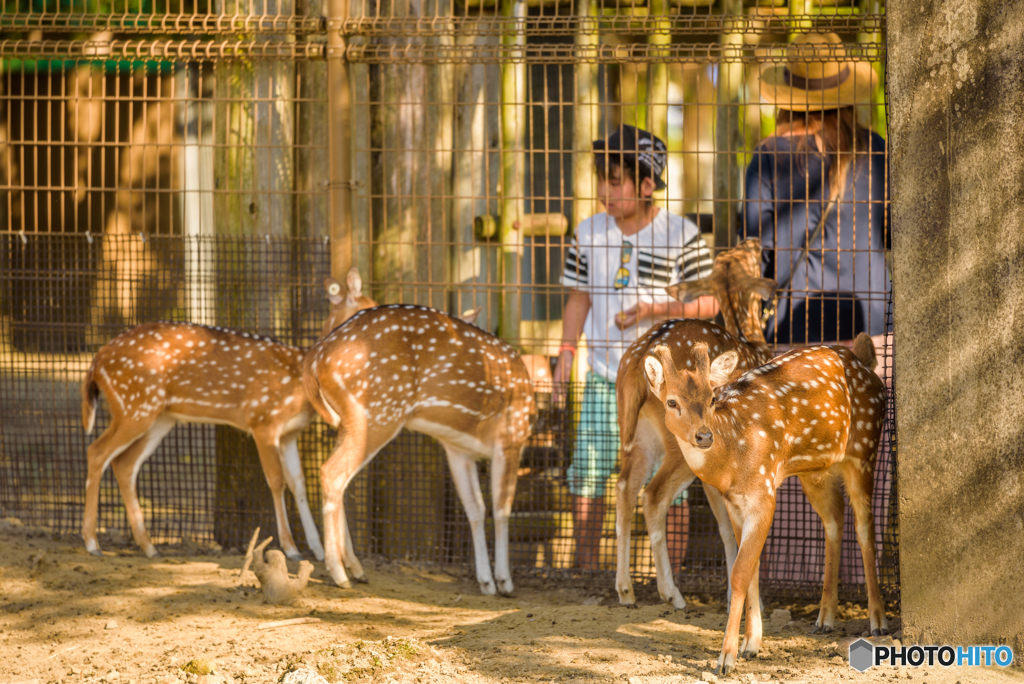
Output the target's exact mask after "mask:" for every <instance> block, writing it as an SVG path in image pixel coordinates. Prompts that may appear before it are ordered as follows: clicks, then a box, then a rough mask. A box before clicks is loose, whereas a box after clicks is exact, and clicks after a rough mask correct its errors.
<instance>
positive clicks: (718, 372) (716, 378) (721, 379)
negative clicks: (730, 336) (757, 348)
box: [708, 351, 740, 387]
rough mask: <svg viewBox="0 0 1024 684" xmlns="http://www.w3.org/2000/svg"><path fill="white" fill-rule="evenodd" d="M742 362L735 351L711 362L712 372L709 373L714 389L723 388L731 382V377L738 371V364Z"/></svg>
mask: <svg viewBox="0 0 1024 684" xmlns="http://www.w3.org/2000/svg"><path fill="white" fill-rule="evenodd" d="M739 361H740V355H739V354H737V353H736V352H735V351H727V352H725V353H724V354H721V355H720V356H719V357H718V358H716V359H715V360H714V361H712V362H711V370H710V372H709V373H708V375H709V376H710V379H711V386H712V387H721V386H722V385H724V384H725V383H727V382H729V376H730V375H732V372H733V371H734V370H736V364H737V363H739Z"/></svg>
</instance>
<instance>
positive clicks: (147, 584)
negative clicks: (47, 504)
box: [0, 522, 1024, 684]
mask: <svg viewBox="0 0 1024 684" xmlns="http://www.w3.org/2000/svg"><path fill="white" fill-rule="evenodd" d="M105 548H106V549H107V550H106V551H105V554H104V556H103V557H102V558H96V557H92V556H90V555H88V554H86V553H85V551H84V549H83V548H82V546H81V544H80V543H79V542H78V541H77V540H74V539H71V538H68V539H61V540H54V539H52V538H51V536H50V535H48V534H47V533H45V532H43V531H40V530H31V529H26V528H24V527H21V526H20V525H19V524H17V522H14V523H13V524H12V523H11V522H3V523H2V524H0V684H8V683H11V684H13V683H16V682H33V681H35V682H38V683H39V684H42V683H44V682H106V683H108V684H123V683H127V682H140V683H142V684H176V683H179V682H181V683H186V682H188V683H190V684H233V682H245V683H248V682H279V681H282V680H285V681H288V682H291V681H296V679H295V678H296V677H297V675H303V676H306V679H305V680H304V681H312V679H311V678H309V677H308V675H309V672H308V671H312V672H316V673H319V675H321V676H323V677H324V678H326V680H327V681H329V682H335V681H343V682H396V683H399V682H400V683H409V684H412V683H416V684H439V683H446V682H469V683H474V684H476V683H479V684H492V683H493V684H498V683H501V684H506V683H512V682H554V681H558V682H580V683H582V682H587V683H590V682H622V683H623V684H627V683H628V684H668V683H673V684H675V683H677V682H679V683H682V682H695V681H699V680H702V679H703V680H704V681H710V682H714V681H719V682H728V681H735V682H754V681H757V682H761V681H784V682H819V681H838V680H844V679H846V680H857V681H865V682H880V681H889V680H892V679H903V680H907V679H909V680H916V681H919V682H926V683H929V684H940V683H945V682H949V683H950V684H953V683H954V682H960V683H962V684H968V683H969V682H970V683H973V682H979V683H981V684H996V683H1000V682H1010V681H1022V680H1024V670H1022V669H1021V668H1019V667H1011V668H1008V669H1002V668H991V669H980V668H963V669H958V668H950V669H948V670H947V669H944V668H941V667H938V666H936V667H933V668H927V667H924V668H892V667H884V668H874V669H872V670H869V671H868V672H867V673H865V674H860V673H858V672H856V671H855V670H853V669H851V668H850V667H849V666H848V665H847V664H846V663H845V661H844V660H843V658H842V656H841V655H840V651H841V650H845V648H844V646H845V644H844V639H847V640H849V639H850V638H851V637H852V636H856V635H859V634H860V633H861V632H862V631H863V630H864V629H866V627H867V620H866V613H865V611H864V609H863V608H862V607H860V606H853V605H846V606H844V607H843V608H842V614H841V617H842V618H843V619H842V621H841V622H840V623H839V629H838V630H837V632H836V633H834V634H832V635H829V636H825V637H817V636H811V635H810V634H809V630H810V627H811V624H812V620H813V617H811V616H812V612H811V608H810V607H808V606H800V607H798V606H790V607H789V608H790V609H791V610H792V617H793V620H790V621H783V620H782V619H781V618H782V617H783V616H781V615H780V616H778V617H777V618H776V619H775V620H774V621H772V620H770V619H767V616H769V615H771V614H772V612H773V609H775V608H778V606H768V607H767V610H766V623H765V635H766V636H765V645H764V648H763V649H762V652H761V654H760V655H759V656H758V657H757V658H756V659H754V660H741V661H740V662H739V667H738V669H737V672H736V674H735V675H733V676H730V677H723V678H714V677H713V676H709V675H707V674H705V673H709V672H710V671H711V670H713V669H714V665H715V662H716V659H717V654H718V651H719V648H720V647H721V640H722V629H723V627H724V625H725V616H724V614H723V608H724V606H723V604H722V603H720V602H712V601H710V600H708V599H707V597H705V600H704V601H702V600H701V597H689V596H688V597H687V601H688V602H689V603H690V605H689V606H688V608H687V610H685V611H675V610H673V609H671V607H669V606H666V605H665V604H661V603H659V602H658V601H657V597H656V595H655V594H653V592H652V591H651V590H646V591H642V592H640V593H641V595H642V596H643V597H644V600H642V601H641V603H642V605H641V607H640V608H639V609H636V610H630V609H626V608H622V607H620V606H618V604H617V601H616V600H615V599H614V597H613V593H614V592H613V590H612V587H611V586H610V583H609V586H588V585H587V583H585V582H582V581H574V582H561V581H555V580H550V579H547V580H546V579H542V578H536V577H534V578H530V577H518V578H516V582H517V590H516V596H515V597H514V598H490V597H485V596H482V595H480V594H479V592H478V589H477V585H476V582H475V581H474V580H473V579H472V577H471V576H470V573H469V569H468V568H467V569H465V570H464V571H463V570H461V569H456V570H452V569H448V570H443V569H430V568H423V567H415V566H410V565H405V564H400V563H382V562H374V560H373V559H367V561H366V563H365V565H366V570H367V575H368V577H369V580H370V583H369V584H361V585H357V586H356V587H355V588H354V589H350V590H342V589H340V588H338V587H335V586H333V585H332V584H330V583H329V581H328V579H327V576H326V574H325V573H324V571H323V567H322V565H321V564H318V567H317V570H316V572H315V573H314V574H313V578H312V580H311V581H310V584H309V586H308V587H307V589H306V591H305V593H304V594H303V595H302V596H301V597H299V598H298V599H296V600H295V601H294V602H293V604H292V605H289V606H272V605H268V604H266V603H265V601H264V599H263V597H262V595H261V594H260V593H259V591H258V590H257V589H255V588H254V586H253V585H255V583H256V582H255V579H254V578H253V577H252V575H251V573H250V574H249V575H248V577H249V582H248V586H246V585H243V584H241V583H240V582H239V577H238V573H239V570H240V569H241V566H242V562H243V558H242V556H241V555H234V554H231V555H229V554H221V553H219V552H216V553H214V552H210V551H209V550H203V549H199V548H198V547H196V546H195V545H188V546H187V547H186V548H182V547H178V548H173V547H168V548H165V549H161V552H162V553H163V555H162V556H161V557H159V558H155V559H152V560H150V559H147V558H145V557H144V556H142V555H141V554H140V553H139V552H138V551H137V549H135V547H134V546H133V545H130V544H128V545H125V546H123V547H121V548H117V547H114V546H112V545H111V544H110V543H109V540H108V543H107V544H106V547H105ZM204 553H205V555H203V554H204ZM289 566H290V568H291V569H292V571H294V570H295V568H296V567H297V564H296V563H291V562H290V563H289ZM301 617H307V618H308V617H311V618H316V619H317V620H318V621H317V622H312V623H307V624H301V625H293V626H287V627H278V628H269V629H261V625H262V624H264V623H267V622H272V621H278V620H285V619H290V618H301ZM890 624H893V626H894V627H895V628H896V633H895V636H896V637H897V638H899V636H900V635H899V620H898V619H896V620H894V621H891V623H890ZM1018 657H1019V656H1018ZM204 673H210V674H204ZM289 673H293V674H289ZM286 677H287V679H286ZM317 681H323V680H317Z"/></svg>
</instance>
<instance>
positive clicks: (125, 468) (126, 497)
mask: <svg viewBox="0 0 1024 684" xmlns="http://www.w3.org/2000/svg"><path fill="white" fill-rule="evenodd" d="M176 424H177V421H175V420H174V419H173V418H169V417H166V416H161V417H159V418H157V419H156V421H155V422H154V423H153V426H152V427H151V428H149V430H148V431H147V432H146V434H145V435H143V436H142V437H140V438H139V439H137V440H135V441H134V442H132V444H131V446H129V447H128V448H127V449H125V450H124V451H123V452H121V454H120V455H119V456H118V457H117V458H115V459H114V460H113V462H112V464H111V467H112V469H113V471H114V477H115V478H117V485H118V487H119V488H120V489H121V499H122V500H123V501H124V510H125V512H126V513H127V514H128V524H129V525H131V528H132V536H133V537H134V538H135V543H136V544H138V545H139V548H140V549H142V552H143V553H145V554H146V556H147V557H149V558H153V557H154V556H156V555H157V552H156V547H155V546H153V542H152V541H150V539H149V534H148V533H147V532H146V522H145V518H144V516H143V515H142V507H141V506H139V495H138V489H137V487H136V483H137V481H138V477H139V470H140V469H141V468H142V464H143V463H145V462H146V461H148V460H149V457H150V456H152V455H153V452H154V451H156V448H157V447H158V446H160V442H162V441H163V439H164V437H166V436H167V433H168V432H170V431H171V429H172V428H174V426H175V425H176Z"/></svg>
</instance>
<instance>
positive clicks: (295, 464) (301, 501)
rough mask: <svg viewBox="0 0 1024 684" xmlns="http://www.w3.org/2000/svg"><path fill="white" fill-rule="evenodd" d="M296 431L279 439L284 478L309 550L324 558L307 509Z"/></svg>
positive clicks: (315, 555)
mask: <svg viewBox="0 0 1024 684" xmlns="http://www.w3.org/2000/svg"><path fill="white" fill-rule="evenodd" d="M298 437H299V436H298V433H293V434H291V435H286V436H285V437H284V438H283V439H282V440H281V456H282V459H281V463H282V465H283V466H284V479H285V484H287V485H288V489H290V490H292V496H294V497H295V506H296V508H298V509H299V518H300V519H301V520H302V530H303V531H304V532H305V534H306V543H307V544H309V550H310V551H312V552H313V556H314V557H315V558H316V559H317V560H318V561H322V560H323V559H324V547H323V545H322V544H321V543H320V532H319V531H318V530H317V528H316V522H315V521H314V520H313V512H312V511H311V510H310V509H309V497H308V496H307V495H306V475H305V473H303V472H302V458H301V457H300V456H299V445H298Z"/></svg>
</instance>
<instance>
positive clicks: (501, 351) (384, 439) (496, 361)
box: [303, 305, 537, 595]
mask: <svg viewBox="0 0 1024 684" xmlns="http://www.w3.org/2000/svg"><path fill="white" fill-rule="evenodd" d="M303 382H304V383H305V387H306V394H307V395H308V396H309V399H310V401H311V402H312V403H313V406H314V407H315V408H316V410H317V411H318V412H319V413H320V415H321V416H323V418H324V419H325V420H326V421H327V422H329V423H330V424H331V425H333V426H335V427H337V428H338V435H339V437H338V446H337V448H336V449H335V450H334V453H332V454H331V456H330V458H329V459H328V460H327V462H326V463H324V465H323V466H322V468H321V482H322V485H323V489H324V545H325V549H326V553H327V570H328V572H330V573H331V577H332V578H333V579H334V581H335V582H336V583H337V584H338V585H339V586H341V587H348V586H350V582H349V573H350V574H351V577H352V578H353V579H355V580H357V581H363V580H365V575H364V573H363V568H362V565H361V564H360V563H359V559H358V558H356V554H355V550H354V548H353V545H352V536H351V534H350V533H349V530H348V523H347V522H346V519H345V508H344V496H345V489H346V488H347V487H348V485H349V483H350V482H351V481H352V478H353V477H355V476H356V474H357V473H358V472H359V471H360V470H361V469H362V468H364V467H365V466H366V465H367V464H368V463H369V462H370V461H371V460H372V459H373V457H374V456H376V455H377V453H378V452H379V451H380V450H381V448H383V447H384V445H386V444H387V443H388V442H390V441H391V440H392V439H393V438H394V437H395V435H397V434H398V432H399V430H401V429H402V428H403V427H405V428H409V429H410V430H415V431H417V432H422V433H424V434H427V435H430V436H431V437H434V438H435V439H437V440H438V441H439V442H440V443H441V444H442V446H443V447H444V449H445V452H446V454H447V457H448V465H449V467H450V469H451V472H452V477H453V478H454V480H455V487H456V490H457V491H458V493H459V498H460V499H461V501H462V505H463V508H464V509H465V511H466V516H467V517H468V518H469V523H470V528H471V529H472V535H473V549H474V555H475V560H476V577H477V580H478V581H479V583H480V589H481V591H483V593H485V594H491V595H493V594H495V593H497V592H500V593H502V594H510V593H511V592H512V590H513V586H512V575H511V572H510V571H509V557H508V521H509V515H510V513H511V509H512V498H513V496H514V495H515V488H516V477H517V472H518V468H519V459H520V456H521V453H522V450H523V446H524V445H525V443H526V440H527V438H528V437H529V436H530V431H531V427H532V425H531V424H532V421H533V417H534V416H535V415H536V413H537V409H536V406H535V403H534V397H533V388H532V385H531V382H530V376H529V374H528V373H527V369H526V367H525V366H524V365H523V361H522V360H521V359H520V357H519V355H518V354H517V353H516V352H515V350H514V349H513V348H512V347H511V346H509V345H508V344H506V343H505V342H503V341H501V340H499V339H498V338H496V337H494V336H493V335H491V334H489V333H486V332H484V331H483V330H480V329H479V328H477V327H475V326H473V325H470V324H468V323H466V322H464V321H461V320H459V319H457V318H453V317H452V316H449V315H448V314H445V313H442V312H440V311H435V310H433V309H428V308H425V307H421V306H405V305H392V306H381V307H378V308H375V309H369V310H366V311H360V312H359V313H358V314H356V315H355V316H353V317H352V318H351V319H349V320H348V321H347V322H346V323H345V324H344V325H342V326H341V327H340V328H338V329H336V330H335V331H334V332H332V333H331V334H330V335H329V336H328V337H327V338H326V339H324V340H322V341H320V342H319V343H317V344H316V345H315V346H314V347H313V348H312V349H311V350H310V352H309V354H308V355H307V356H306V359H305V362H304V366H303ZM484 459H489V460H490V461H491V492H492V497H491V498H492V501H493V506H494V539H495V550H494V573H493V575H492V573H491V564H490V559H489V557H488V552H487V541H486V538H485V532H484V521H485V514H486V511H485V509H484V501H483V495H482V494H481V491H480V481H479V476H478V473H477V463H476V462H477V461H478V460H484ZM346 568H347V572H346Z"/></svg>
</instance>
